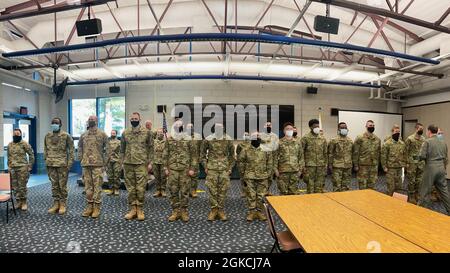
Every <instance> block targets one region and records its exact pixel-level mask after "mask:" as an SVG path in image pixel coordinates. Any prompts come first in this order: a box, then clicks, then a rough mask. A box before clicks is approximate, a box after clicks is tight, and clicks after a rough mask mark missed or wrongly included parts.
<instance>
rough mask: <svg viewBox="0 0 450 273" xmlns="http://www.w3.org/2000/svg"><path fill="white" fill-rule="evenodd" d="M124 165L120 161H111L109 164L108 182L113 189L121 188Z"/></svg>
mask: <svg viewBox="0 0 450 273" xmlns="http://www.w3.org/2000/svg"><path fill="white" fill-rule="evenodd" d="M121 171H122V166H121V164H120V162H109V164H108V169H107V172H108V183H109V186H110V188H111V189H114V190H118V189H119V188H120V173H121Z"/></svg>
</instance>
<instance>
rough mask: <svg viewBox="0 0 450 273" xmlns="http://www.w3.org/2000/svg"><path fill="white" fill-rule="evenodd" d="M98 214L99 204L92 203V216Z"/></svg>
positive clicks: (96, 216)
mask: <svg viewBox="0 0 450 273" xmlns="http://www.w3.org/2000/svg"><path fill="white" fill-rule="evenodd" d="M99 216H100V204H95V203H94V210H93V211H92V215H91V217H92V218H98V217H99Z"/></svg>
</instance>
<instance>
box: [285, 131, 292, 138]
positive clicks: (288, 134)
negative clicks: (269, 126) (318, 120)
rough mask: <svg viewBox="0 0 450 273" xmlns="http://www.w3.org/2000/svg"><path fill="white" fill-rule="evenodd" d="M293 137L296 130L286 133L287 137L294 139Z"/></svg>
mask: <svg viewBox="0 0 450 273" xmlns="http://www.w3.org/2000/svg"><path fill="white" fill-rule="evenodd" d="M293 135H294V130H287V131H286V136H288V137H292V136H293Z"/></svg>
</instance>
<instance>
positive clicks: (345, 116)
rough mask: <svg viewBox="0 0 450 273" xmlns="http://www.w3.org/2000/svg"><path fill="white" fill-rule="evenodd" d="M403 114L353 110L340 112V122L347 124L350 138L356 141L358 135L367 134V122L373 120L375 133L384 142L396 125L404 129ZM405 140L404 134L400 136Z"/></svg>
mask: <svg viewBox="0 0 450 273" xmlns="http://www.w3.org/2000/svg"><path fill="white" fill-rule="evenodd" d="M402 118H403V115H402V114H390V113H377V112H364V111H351V110H339V113H338V120H339V122H345V123H347V128H348V130H349V131H348V136H349V137H350V138H351V139H353V140H354V139H355V138H356V137H357V136H358V135H361V134H363V133H364V132H366V122H367V121H368V120H370V119H371V120H373V121H374V123H375V132H374V134H375V135H377V136H378V137H379V138H380V139H381V142H383V141H384V139H385V138H386V136H390V135H391V129H392V126H393V125H394V124H397V125H399V126H400V128H402ZM400 135H401V136H402V138H403V135H402V133H401V134H400Z"/></svg>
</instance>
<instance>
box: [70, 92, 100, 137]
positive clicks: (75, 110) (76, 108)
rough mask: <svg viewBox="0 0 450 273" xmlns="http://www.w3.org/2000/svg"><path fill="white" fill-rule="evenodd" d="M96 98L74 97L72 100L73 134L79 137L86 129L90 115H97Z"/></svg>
mask: <svg viewBox="0 0 450 273" xmlns="http://www.w3.org/2000/svg"><path fill="white" fill-rule="evenodd" d="M95 104H96V100H95V99H73V100H72V113H71V117H72V122H71V125H72V128H71V132H72V136H73V137H79V136H80V135H81V134H82V133H83V132H84V131H86V122H87V120H88V118H89V116H92V115H95V114H96V111H95Z"/></svg>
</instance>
